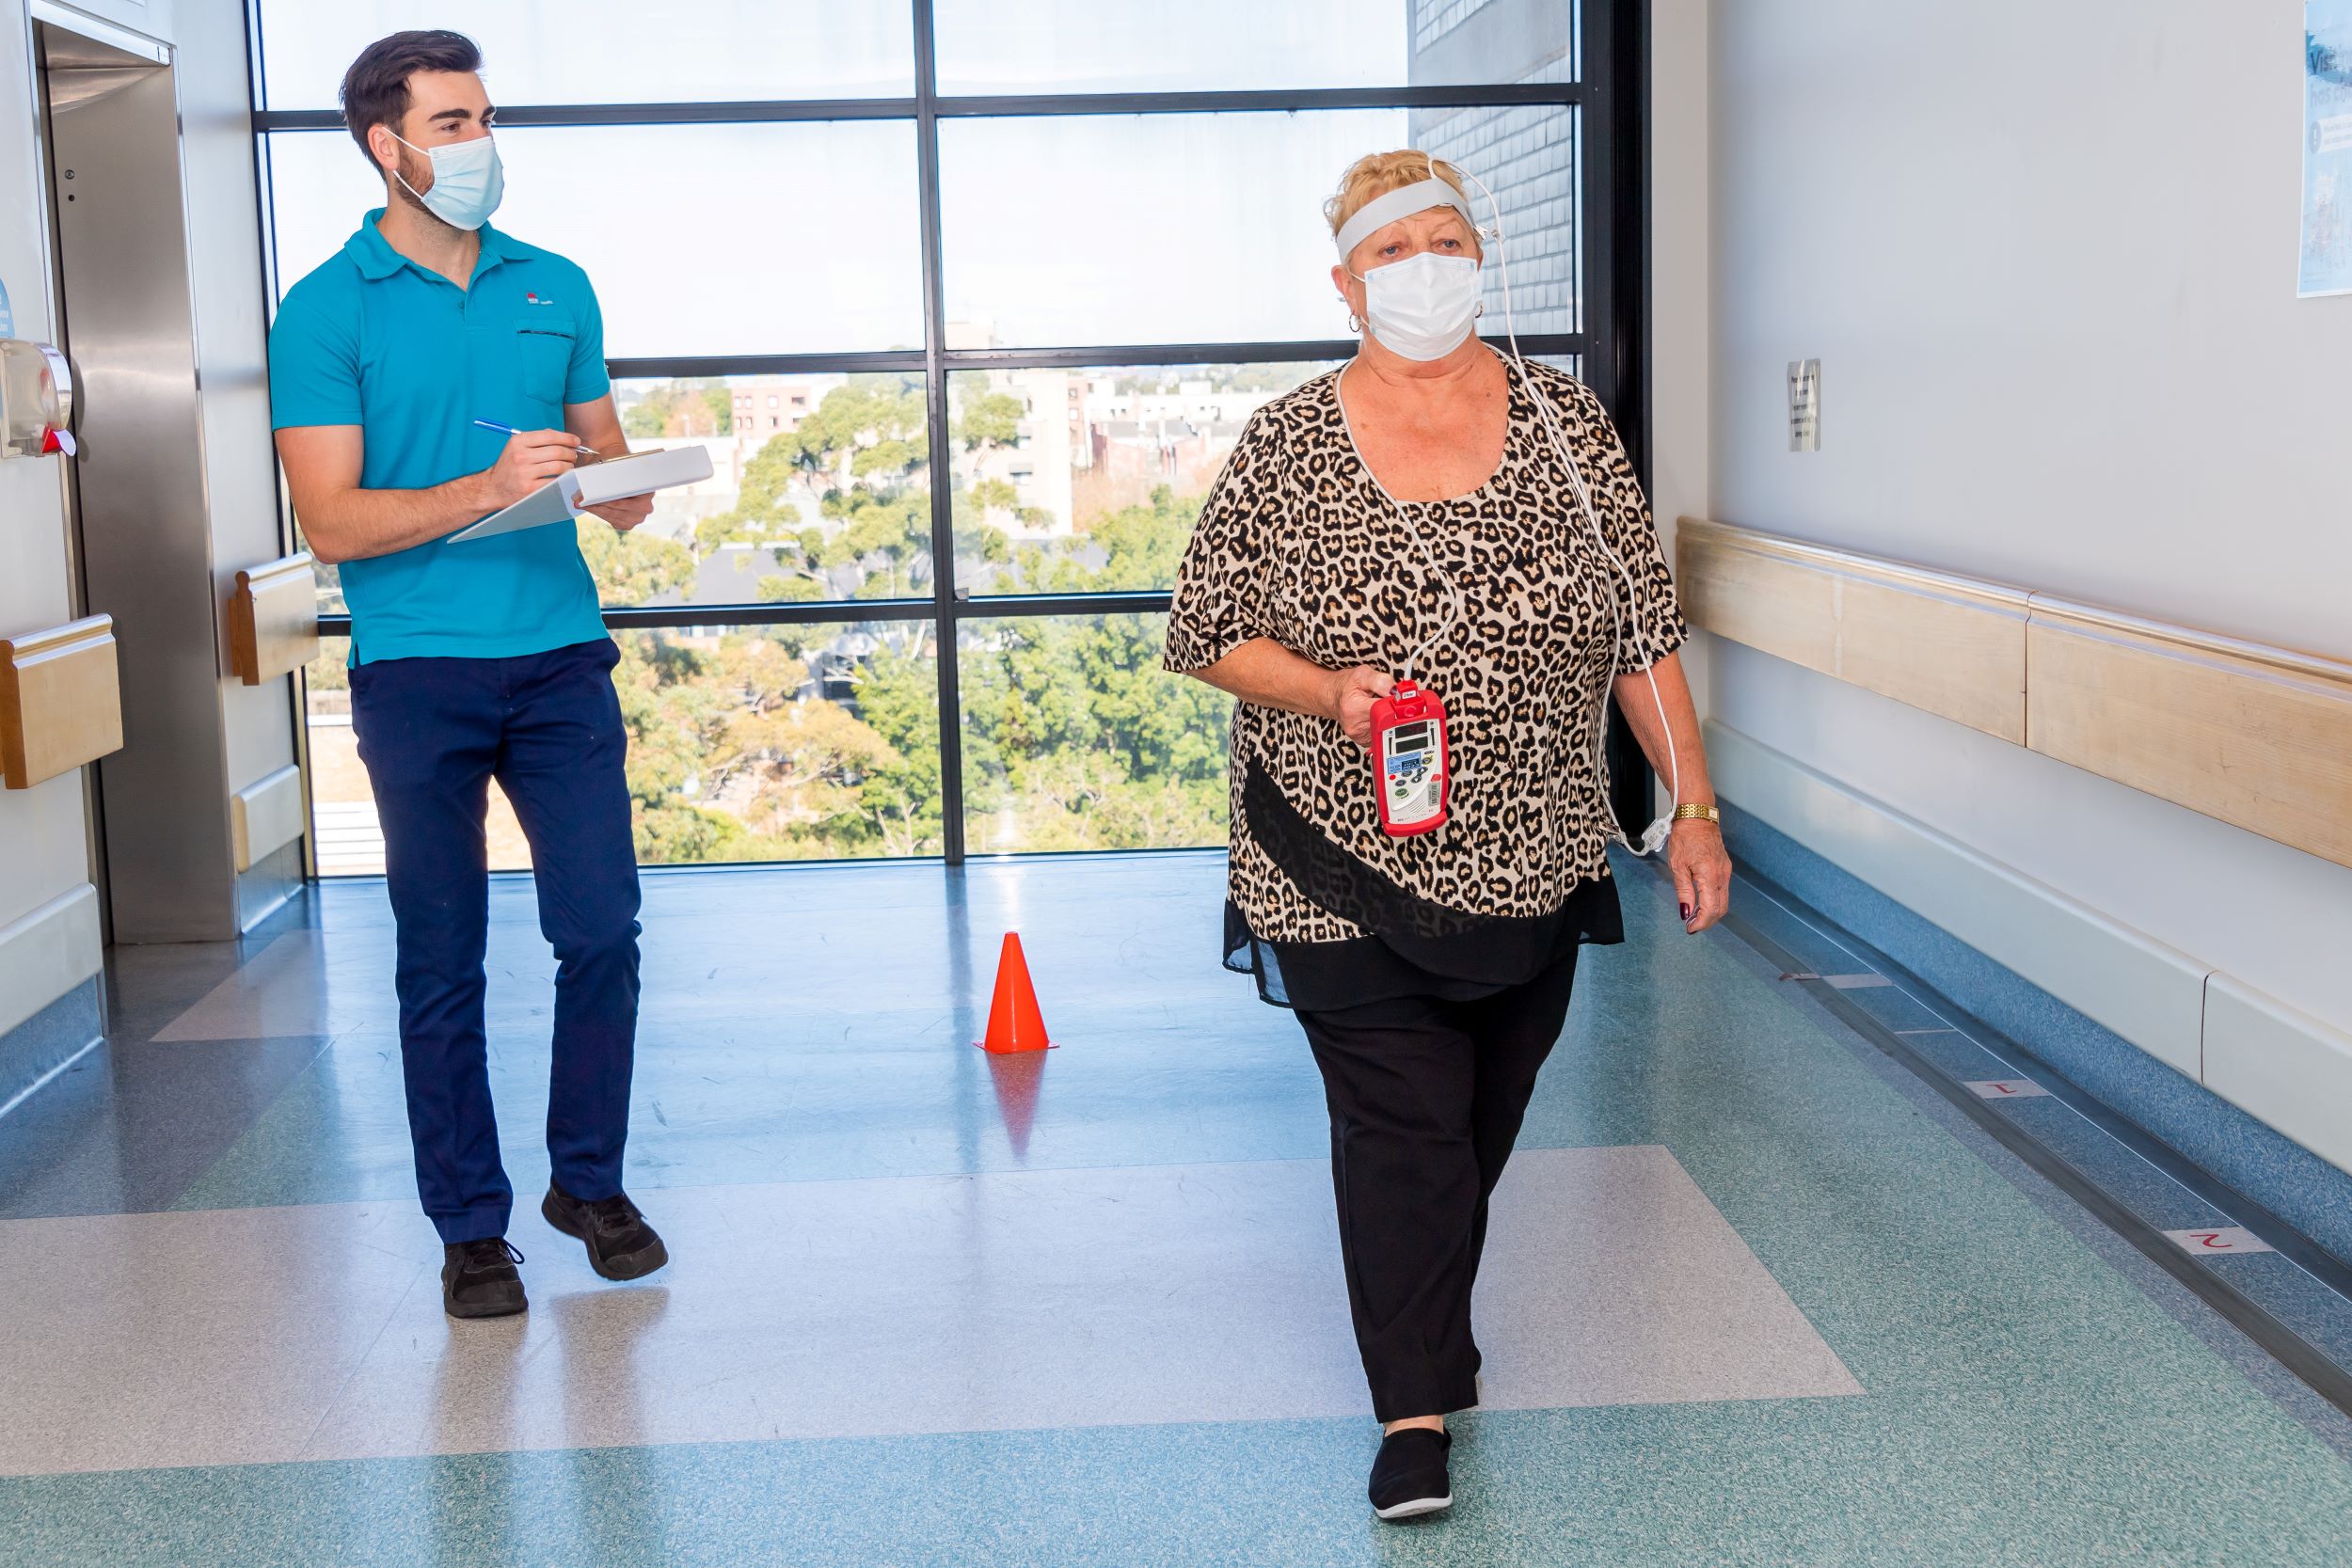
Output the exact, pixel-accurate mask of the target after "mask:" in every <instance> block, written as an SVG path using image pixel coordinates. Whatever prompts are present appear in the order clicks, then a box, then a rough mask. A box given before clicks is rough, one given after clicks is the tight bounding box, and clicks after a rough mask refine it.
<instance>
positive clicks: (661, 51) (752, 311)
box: [262, 0, 1567, 357]
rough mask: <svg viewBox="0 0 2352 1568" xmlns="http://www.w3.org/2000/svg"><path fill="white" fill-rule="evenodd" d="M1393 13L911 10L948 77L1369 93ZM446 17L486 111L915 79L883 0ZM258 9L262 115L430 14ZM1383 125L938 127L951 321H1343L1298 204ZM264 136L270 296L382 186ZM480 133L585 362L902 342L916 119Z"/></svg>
mask: <svg viewBox="0 0 2352 1568" xmlns="http://www.w3.org/2000/svg"><path fill="white" fill-rule="evenodd" d="M1559 9H1560V13H1561V20H1560V22H1559V25H1560V26H1561V28H1562V29H1563V30H1565V27H1566V25H1567V23H1566V20H1565V15H1566V5H1565V0H1560V5H1559ZM458 14H459V15H460V16H461V17H462V25H463V26H464V27H465V28H466V29H467V30H468V31H469V33H470V34H471V35H472V36H473V37H474V38H476V39H477V40H478V41H480V42H481V43H482V45H483V48H484V52H485V57H486V58H485V70H484V79H485V84H486V85H487V87H489V90H490V95H491V98H492V99H493V101H494V102H503V103H567V102H581V103H622V102H637V103H645V102H661V101H671V100H694V101H707V100H725V99H734V98H777V97H795V96H809V97H850V96H860V95H866V96H870V95H875V94H882V95H890V94H903V93H906V92H909V91H911V90H912V89H911V82H910V78H909V74H908V72H909V70H910V67H909V64H908V60H909V47H910V46H909V44H908V41H907V40H908V36H909V23H908V14H909V8H908V6H907V5H906V4H905V3H904V0H888V3H885V4H879V5H877V4H870V3H858V0H832V3H828V4H822V5H819V4H812V3H809V0H634V3H631V4H627V5H623V4H619V3H617V0H472V3H469V5H467V6H465V7H464V8H459V11H458ZM448 15H449V8H439V7H430V6H426V5H422V4H419V3H416V0H357V3H352V0H344V3H343V4H341V5H337V6H331V7H330V6H323V5H319V4H317V3H316V0H262V27H263V31H262V43H263V57H264V76H265V82H266V91H267V99H268V103H269V106H271V107H276V108H316V107H331V106H333V103H334V98H335V87H336V84H337V82H338V80H339V79H340V76H341V72H342V70H343V68H344V67H345V66H346V65H347V64H348V62H349V60H350V58H351V57H352V55H355V54H356V53H357V52H358V49H359V48H360V47H362V46H364V44H365V43H366V42H367V41H368V40H371V39H373V38H375V37H378V36H380V35H381V34H383V33H384V32H388V31H392V30H396V29H397V28H400V27H404V26H420V25H435V24H439V23H440V22H442V21H444V20H446V19H447V18H448ZM935 16H936V19H937V20H936V27H937V36H938V42H939V56H940V71H941V84H942V87H943V90H946V91H951V92H954V91H989V92H1020V91H1043V90H1073V89H1078V90H1085V89H1096V90H1128V91H1137V90H1168V89H1172V88H1179V87H1196V88H1197V87H1215V88H1220V89H1222V88H1241V87H1277V86H1288V87H1340V86H1390V85H1395V84H1397V83H1400V82H1402V81H1403V80H1404V79H1405V77H1406V73H1407V67H1406V58H1407V53H1408V51H1407V46H1406V22H1407V0H1280V3H1279V4H1274V3H1269V0H1159V3H1156V4H1143V3H1139V0H1025V3H1023V4H1012V3H1009V0H936V11H935ZM616 43H626V44H627V47H616ZM1555 112H1557V111H1546V110H1539V109H1528V110H1519V111H1513V114H1514V115H1515V116H1524V117H1527V118H1528V119H1530V120H1531V122H1532V120H1533V119H1534V117H1535V116H1538V115H1541V114H1545V113H1555ZM1406 122H1407V116H1406V111H1404V110H1401V109H1381V110H1344V111H1328V112H1314V113H1302V114H1243V115H1215V116H1211V115H1182V116H1166V115H1155V116H1117V117H1087V118H1084V119H1050V118H1049V119H1040V118H1023V119H944V120H943V121H942V122H941V126H940V172H941V186H940V189H941V204H942V225H943V234H944V240H945V245H944V250H945V259H946V275H945V289H946V305H947V314H948V317H949V319H950V320H954V321H965V322H986V323H989V324H991V325H992V326H993V329H994V332H995V336H996V338H997V341H1000V342H1004V343H1008V344H1014V345H1058V344H1073V343H1141V342H1188V341H1190V342H1200V341H1270V340H1283V339H1296V338H1336V337H1343V336H1346V335H1347V328H1346V311H1345V308H1344V307H1343V305H1342V304H1341V303H1340V301H1339V299H1338V297H1337V294H1336V292H1335V290H1334V288H1333V286H1332V283H1331V281H1330V278H1329V271H1330V267H1331V263H1332V261H1333V260H1334V259H1335V258H1334V257H1333V254H1332V250H1331V245H1330V242H1329V230H1328V229H1327V226H1326V224H1325V223H1324V220H1323V216H1322V213H1321V206H1322V202H1323V199H1324V198H1325V197H1326V196H1327V195H1328V194H1329V192H1330V191H1331V189H1332V188H1333V186H1334V185H1335V184H1336V182H1337V180H1338V176H1339V174H1340V172H1341V170H1343V168H1344V167H1345V166H1347V165H1348V164H1349V163H1350V162H1351V161H1353V160H1354V159H1355V158H1356V157H1358V156H1359V155H1360V154H1362V153H1364V152H1367V151H1373V150H1385V149H1390V148H1395V147H1401V146H1404V145H1406V137H1407V123H1406ZM268 140H269V149H270V151H269V156H270V164H271V180H272V184H273V190H274V193H275V212H276V222H277V243H278V282H279V287H280V288H281V289H283V288H286V287H290V286H291V285H292V284H293V283H294V281H295V280H296V279H297V278H299V277H301V276H302V275H303V274H304V273H306V272H308V271H309V270H310V268H312V267H314V266H316V265H317V264H318V263H319V262H321V261H325V260H326V258H327V257H328V256H329V255H331V254H332V253H333V251H334V250H335V248H336V247H337V246H339V245H341V244H342V241H343V239H344V238H345V237H346V236H347V235H348V234H349V233H350V232H351V230H353V229H354V228H355V227H357V225H358V221H359V219H360V217H361V215H362V214H364V213H365V212H366V211H367V209H368V208H370V207H372V206H375V205H380V204H381V201H382V199H383V198H382V195H381V185H380V184H379V183H378V182H377V181H376V180H375V179H374V177H373V175H372V173H371V171H370V169H369V167H368V166H367V164H366V162H365V161H364V160H363V158H362V156H361V155H360V153H359V152H358V149H357V148H356V147H355V146H354V145H353V144H352V142H351V140H350V138H349V137H348V136H347V135H343V134H342V133H341V132H331V133H307V132H306V133H278V134H276V135H272V136H270V137H269V138H268ZM500 146H501V156H502V157H503V159H504V161H505V163H506V166H507V194H506V200H505V205H504V206H503V208H502V209H501V212H500V213H499V214H498V216H497V217H496V218H495V219H494V220H493V221H494V222H496V223H497V225H498V226H499V227H500V228H501V229H503V230H507V231H509V232H511V233H514V234H516V236H518V237H520V238H522V239H525V240H528V241H530V242H531V243H532V244H535V245H545V246H547V247H548V248H550V249H553V250H557V251H559V252H562V253H564V254H565V255H567V256H569V257H571V258H572V260H574V261H578V262H580V264H581V265H582V266H583V267H585V268H586V269H587V271H588V273H589V275H590V277H591V278H592V279H593V280H594V281H595V283H596V289H597V293H598V296H599V298H600V299H601V300H602V302H603V305H604V309H605V316H606V352H607V354H608V355H610V356H621V357H631V356H655V355H662V356H667V355H719V354H763V353H769V354H788V353H825V352H850V351H856V350H865V349H882V348H894V347H913V346H917V345H919V344H920V343H921V341H922V279H921V271H920V269H921V259H920V249H919V212H918V202H917V196H918V193H917V187H916V181H915V151H914V125H913V123H912V122H911V121H889V120H838V121H830V122H815V123H792V124H738V125H671V126H643V127H563V128H532V127H518V128H515V129H510V130H508V131H505V132H503V133H501V136H500Z"/></svg>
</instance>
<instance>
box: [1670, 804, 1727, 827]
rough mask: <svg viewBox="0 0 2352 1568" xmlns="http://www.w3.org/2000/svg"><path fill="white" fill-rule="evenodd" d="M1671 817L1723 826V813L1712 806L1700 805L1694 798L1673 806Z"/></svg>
mask: <svg viewBox="0 0 2352 1568" xmlns="http://www.w3.org/2000/svg"><path fill="white" fill-rule="evenodd" d="M1673 819H1674V820H1675V821H1677V822H1692V821H1698V822H1712V823H1714V824H1715V825H1716V826H1717V827H1719V828H1720V827H1722V826H1723V822H1724V814H1723V813H1722V812H1719V811H1717V810H1716V809H1715V808H1714V807H1713V806H1702V805H1700V804H1699V803H1698V802H1697V801H1695V800H1685V801H1684V802H1683V803H1682V804H1680V805H1678V806H1677V807H1675V814H1674V818H1673Z"/></svg>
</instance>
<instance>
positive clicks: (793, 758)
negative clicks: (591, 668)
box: [581, 372, 1279, 861]
mask: <svg viewBox="0 0 2352 1568" xmlns="http://www.w3.org/2000/svg"><path fill="white" fill-rule="evenodd" d="M1171 373H1172V372H1171ZM1188 373H1197V372H1188ZM1278 373H1279V372H1278ZM672 385H674V386H679V391H678V394H677V401H674V403H673V404H670V405H669V406H671V407H672V408H673V409H675V407H676V406H679V405H681V403H682V401H683V400H685V399H686V398H687V396H688V393H689V391H690V389H689V388H684V387H683V386H680V385H679V384H672ZM645 401H646V402H650V401H651V400H650V399H648V400H645ZM643 407H644V403H641V404H638V405H637V408H643ZM635 412H636V409H632V413H635ZM648 417H650V416H648ZM664 417H665V418H674V417H675V416H674V415H665V416H664ZM1020 418H1021V404H1020V401H1019V400H1018V399H1017V398H1014V397H1011V396H1009V395H1007V394H1003V393H985V394H981V395H978V396H975V397H969V398H966V399H964V400H963V401H962V403H961V407H960V408H959V410H958V417H957V420H956V421H955V423H954V426H953V436H954V439H955V442H956V444H957V447H958V449H959V450H960V451H980V450H982V449H985V448H989V447H994V446H1001V445H1006V444H1009V443H1010V442H1012V441H1014V440H1015V439H1016V438H1017V436H1018V425H1019V421H1020ZM924 426H925V414H924V407H923V393H922V384H921V380H920V378H919V377H915V376H911V375H898V374H885V375H861V376H856V377H852V378H851V379H850V381H849V382H848V383H847V384H846V385H844V386H842V387H839V388H835V389H834V391H832V392H831V393H829V394H827V396H826V397H825V398H824V400H823V401H822V403H821V404H819V405H818V408H816V409H815V410H814V411H812V412H811V413H810V414H809V415H808V416H807V417H806V418H805V419H803V421H802V422H801V424H800V425H799V427H798V428H797V429H795V430H792V431H788V432H784V433H781V434H778V435H776V436H772V437H771V438H770V439H769V440H768V442H767V443H766V444H765V445H764V446H763V447H762V448H761V449H760V450H759V451H758V452H757V453H756V454H755V456H753V458H752V459H751V460H750V462H749V463H747V464H746V465H745V467H744V472H743V475H742V483H741V487H740V493H739V498H738V501H737V505H736V506H735V509H734V510H733V511H731V512H729V513H726V514H724V515H722V516H718V517H713V518H708V519H706V520H704V521H703V522H702V523H701V524H699V525H698V526H697V528H696V530H695V531H694V536H693V539H692V542H691V546H689V545H685V544H679V543H675V542H673V541H667V540H660V539H655V538H652V537H644V538H639V537H637V536H636V535H634V534H630V535H622V534H616V533H614V532H613V531H612V529H611V528H609V527H607V526H605V525H603V524H601V523H598V522H596V520H595V519H583V520H582V524H581V547H582V549H583V552H585V553H586V554H587V556H588V560H589V564H590V566H591V567H592V569H593V570H594V571H595V573H596V580H597V581H598V583H599V584H601V585H603V587H604V591H605V596H606V600H607V602H608V603H644V602H646V601H647V600H648V599H652V598H655V597H659V596H660V595H662V594H668V593H671V592H673V591H675V590H680V589H687V588H690V587H691V583H692V582H693V580H694V575H695V572H696V570H697V567H698V565H699V563H700V562H701V561H703V560H707V559H708V557H710V556H711V555H712V554H714V553H715V552H717V551H718V550H720V549H721V548H723V547H724V546H754V548H752V549H751V550H748V551H745V552H744V554H743V557H742V558H741V559H744V560H745V561H746V562H747V566H748V571H747V577H746V589H747V592H746V594H745V596H746V597H749V598H756V599H757V600H758V601H759V602H762V603H780V602H808V601H813V600H818V599H825V598H834V597H850V598H882V597H909V596H921V595H923V594H929V593H930V591H931V589H930V581H931V571H932V562H931V558H930V527H931V524H930V506H931V500H930V484H931V483H932V482H933V476H932V474H931V471H930V465H929V463H928V461H927V460H926V456H925V451H926V446H927V442H926V436H925V428H924ZM951 501H952V506H953V510H954V513H955V515H956V517H957V520H958V537H959V541H960V543H961V551H962V553H964V554H965V555H966V556H967V557H968V558H969V560H968V566H969V567H972V568H977V565H979V564H982V563H993V564H996V565H998V566H1000V567H1002V569H1003V574H1004V575H1003V577H1002V578H1001V579H1000V585H1001V586H1004V587H1007V588H1009V589H1011V590H1013V591H1018V592H1025V593H1088V592H1104V591H1110V590H1120V589H1152V588H1165V587H1166V586H1167V585H1168V583H1170V582H1172V581H1173V580H1174V579H1175V573H1176V564H1177V562H1178V560H1179V558H1180V557H1181V556H1182V554H1183V552H1184V544H1185V541H1186V540H1187V539H1188V538H1189V537H1190V535H1191V531H1192V527H1193V523H1194V520H1195V517H1196V516H1197V515H1198V512H1199V502H1198V501H1197V500H1196V499H1186V498H1180V497H1178V496H1177V495H1176V494H1175V493H1174V492H1173V491H1172V490H1170V489H1168V488H1167V487H1165V486H1163V487H1162V488H1160V489H1158V490H1156V491H1154V492H1153V494H1152V499H1151V500H1150V502H1149V503H1148V504H1142V505H1136V506H1130V507H1127V508H1125V509H1123V510H1121V511H1119V512H1117V513H1114V514H1111V515H1106V516H1104V517H1102V518H1100V519H1099V520H1097V521H1096V522H1095V523H1094V524H1093V526H1092V527H1091V528H1090V530H1089V531H1088V532H1087V533H1086V534H1083V535H1080V536H1078V537H1076V538H1074V539H1070V540H1062V541H1054V542H1052V543H1050V544H1045V545H1025V546H1019V547H1018V548H1015V547H1014V546H1012V545H1011V543H1010V541H1009V539H1008V538H1007V537H1006V535H1005V534H1004V533H1003V532H1002V531H1000V530H997V529H995V528H992V527H990V526H988V524H987V521H986V518H987V516H988V515H989V514H990V513H992V512H995V513H998V514H1002V513H1006V512H1010V513H1012V514H1014V515H1017V516H1020V517H1021V518H1022V520H1023V521H1024V522H1025V523H1029V524H1032V525H1034V524H1037V523H1040V522H1042V521H1046V520H1048V519H1045V518H1043V517H1041V516H1040V515H1036V514H1034V513H1024V512H1023V510H1022V509H1021V508H1020V506H1019V497H1018V494H1017V492H1015V490H1014V489H1013V487H1012V486H1011V485H1010V484H1009V483H1006V482H1005V481H1003V480H1001V479H985V480H981V481H979V482H978V483H975V484H974V485H972V486H971V487H970V488H969V489H968V490H964V489H961V488H960V489H958V490H957V491H956V492H955V493H954V494H953V495H952V497H951ZM751 573H755V574H756V575H755V576H752V575H749V574H751ZM851 629H852V628H850V627H845V626H804V627H763V628H747V629H744V630H739V631H734V632H730V633H728V634H727V635H725V636H723V637H720V638H715V639H696V638H691V637H689V636H686V635H684V634H680V633H675V632H670V631H658V632H653V631H648V632H628V633H624V634H622V636H621V639H620V641H621V645H622V660H621V664H620V667H619V668H618V669H617V670H616V671H615V672H614V677H613V678H614V681H615V683H616V685H617V686H618V688H619V689H620V692H621V697H622V710H623V713H624V715H625V716H626V718H627V721H628V726H629V734H630V751H629V764H628V782H629V791H630V794H631V796H632V797H633V798H634V800H635V805H636V812H637V847H638V852H639V854H640V856H641V857H642V858H644V859H645V860H647V861H724V860H787V859H806V858H830V857H838V856H857V855H916V854H935V853H937V852H938V850H939V847H940V843H941V835H942V832H943V811H944V807H945V790H944V787H943V781H942V779H941V776H940V758H939V702H938V663H937V650H936V648H935V647H934V646H933V645H932V634H931V629H930V626H929V625H928V623H925V622H893V623H886V624H880V625H877V626H872V627H870V628H867V629H868V630H869V631H870V632H871V633H872V637H871V639H869V640H867V641H858V642H854V643H852V642H850V640H849V638H848V635H847V634H848V633H849V632H850V630H851ZM963 636H964V641H963V644H962V646H961V649H960V651H959V659H960V667H961V700H962V704H963V709H964V736H963V740H964V745H963V761H964V781H965V800H966V806H967V810H968V811H969V813H970V816H969V825H968V826H969V832H968V839H969V842H970V843H971V845H972V847H974V848H975V849H977V850H990V849H1011V848H1021V849H1120V848H1141V847H1161V846H1169V845H1191V844H1212V843H1217V842H1221V841H1222V839H1223V837H1224V834H1225V818H1226V811H1227V787H1226V782H1225V749H1226V736H1227V727H1228V724H1229V721H1230V718H1231V709H1232V703H1231V700H1230V699H1228V698H1226V697H1224V696H1222V695H1220V694H1219V693H1217V692H1216V691H1214V690H1212V689H1209V688H1207V687H1205V686H1202V685H1200V683H1198V682H1195V681H1188V680H1184V679H1182V678H1180V677H1177V676H1173V675H1168V674H1166V673H1163V672H1162V671H1161V669H1160V648H1161V640H1162V636H1163V626H1162V617H1160V616H1157V615H1112V616H1089V617H1068V618H1063V617H1053V618H1014V619H1005V620H998V621H986V620H983V621H977V622H967V623H966V624H965V630H964V634H963ZM852 655H854V657H852ZM820 671H832V672H834V676H833V679H834V681H835V682H838V681H839V680H840V679H842V678H844V676H845V675H846V678H847V680H848V682H849V684H850V691H851V695H850V696H849V697H848V698H847V699H846V700H845V701H833V700H829V699H828V698H827V697H826V696H825V695H824V691H823V688H824V686H825V685H826V683H823V682H820V681H819V680H818V679H817V676H818V673H820ZM833 689H834V690H836V692H837V691H838V687H837V685H835V686H834V688H833Z"/></svg>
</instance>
